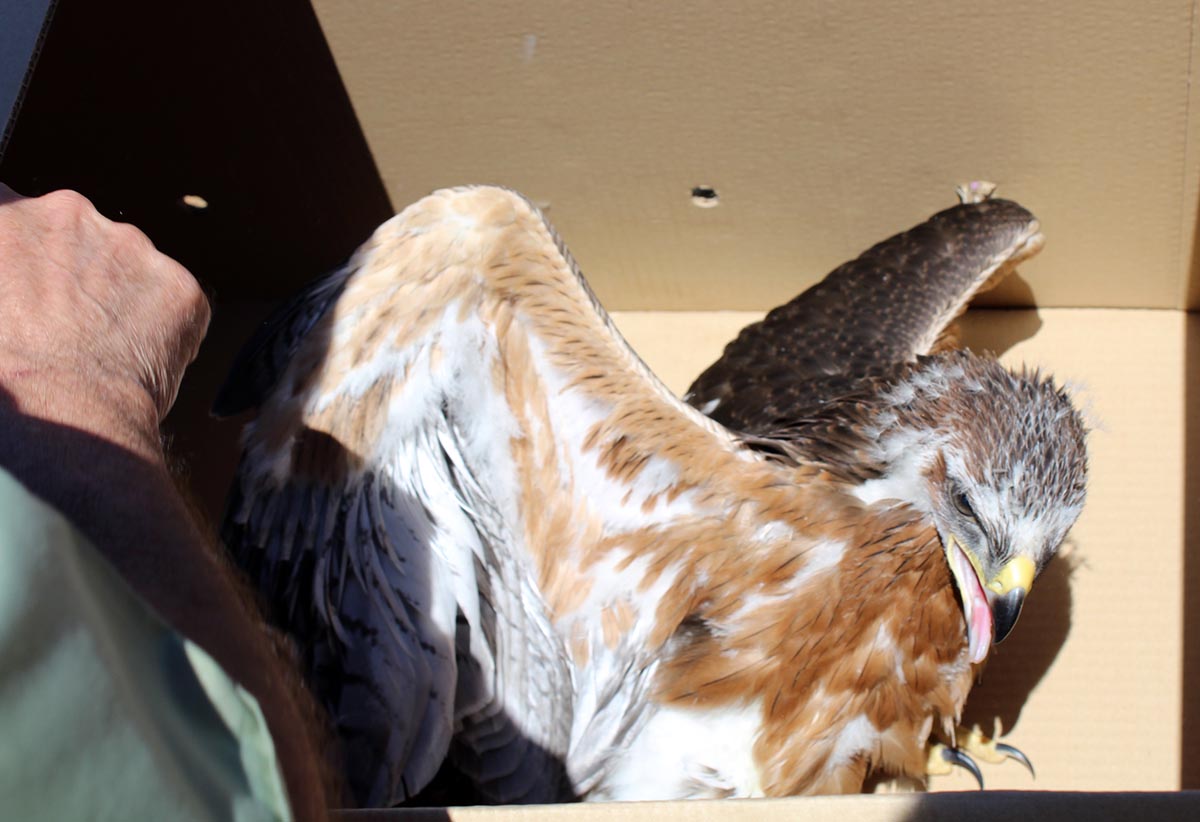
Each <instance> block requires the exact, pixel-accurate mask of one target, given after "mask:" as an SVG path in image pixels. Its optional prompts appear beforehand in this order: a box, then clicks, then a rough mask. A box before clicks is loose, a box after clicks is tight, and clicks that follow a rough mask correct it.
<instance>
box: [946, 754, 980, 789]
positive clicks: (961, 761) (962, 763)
mask: <svg viewBox="0 0 1200 822" xmlns="http://www.w3.org/2000/svg"><path fill="white" fill-rule="evenodd" d="M942 759H944V760H946V761H947V762H949V763H950V764H951V765H957V766H958V767H960V768H965V769H967V770H968V771H970V772H971V776H973V777H975V781H976V782H978V783H979V790H981V791H982V790H983V774H982V773H981V772H980V770H979V766H978V765H976V764H975V760H974V759H972V758H971V757H969V756H967V755H966V754H965V753H963V752H962V751H960V750H958V749H957V748H942Z"/></svg>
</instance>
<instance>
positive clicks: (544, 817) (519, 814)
mask: <svg viewBox="0 0 1200 822" xmlns="http://www.w3.org/2000/svg"><path fill="white" fill-rule="evenodd" d="M1198 808H1200V793H1195V792H1181V793H1067V792H1063V793H1059V792H1049V791H1047V792H1038V791H990V792H983V793H980V792H963V793H940V794H904V795H892V796H821V797H801V798H795V799H751V800H727V801H692V802H614V803H607V804H599V803H598V804H590V805H589V804H584V805H538V806H534V805H531V806H523V807H497V808H424V809H413V810H401V811H346V812H343V813H339V814H337V815H336V816H335V818H336V819H338V820H339V821H340V822H384V821H385V820H395V821H396V822H399V820H404V822H509V820H522V822H525V821H526V820H527V822H626V820H635V819H637V820H640V819H646V820H663V819H669V820H671V822H709V820H721V822H764V820H770V819H780V820H783V819H787V820H804V822H845V821H846V820H848V819H853V820H855V822H900V821H901V820H914V821H915V820H930V821H931V822H936V820H947V822H951V821H952V822H961V820H967V819H969V820H980V821H981V822H982V821H985V820H997V822H1012V820H1014V819H1020V818H1022V817H1025V818H1030V817H1032V818H1035V819H1087V820H1091V821H1092V822H1100V821H1101V820H1128V819H1143V820H1146V819H1155V820H1159V819H1162V820H1173V819H1189V820H1191V819H1195V818H1196V813H1197V809H1198Z"/></svg>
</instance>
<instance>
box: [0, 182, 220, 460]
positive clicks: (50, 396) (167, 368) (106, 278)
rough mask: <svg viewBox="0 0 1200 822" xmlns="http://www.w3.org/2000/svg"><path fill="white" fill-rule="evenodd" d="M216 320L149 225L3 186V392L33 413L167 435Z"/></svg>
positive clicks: (123, 437) (112, 434)
mask: <svg viewBox="0 0 1200 822" xmlns="http://www.w3.org/2000/svg"><path fill="white" fill-rule="evenodd" d="M208 319H209V308H208V302H207V300H206V299H205V297H204V294H203V293H202V292H201V290H200V287H199V285H198V284H197V283H196V281H195V280H194V279H193V278H192V276H191V274H189V273H188V272H187V270H186V269H184V268H183V267H182V266H181V265H179V264H178V263H176V262H174V261H173V260H171V259H169V258H168V257H166V256H165V255H163V254H161V253H159V252H158V251H156V250H155V248H154V246H153V245H152V244H151V242H150V241H149V239H147V238H146V236H145V235H144V234H142V232H140V231H139V230H138V229H136V228H134V227H133V226H131V225H126V224H121V223H113V222H111V221H109V220H108V219H106V218H105V217H103V216H102V215H100V214H99V213H98V212H97V211H96V210H95V209H94V208H93V207H92V204H91V203H90V202H88V200H87V199H85V198H84V197H82V196H81V195H79V194H76V193H74V192H70V191H58V192H54V193H52V194H47V195H45V196H43V197H38V198H36V199H32V198H24V197H21V196H19V195H17V194H16V193H15V192H13V191H12V190H11V189H9V188H8V187H7V186H4V185H3V184H0V386H2V387H3V388H4V389H5V390H6V391H7V392H8V393H9V394H10V395H12V397H13V400H14V401H15V403H16V404H17V406H18V408H19V409H20V411H21V412H22V413H27V414H31V415H34V416H38V417H42V418H46V419H50V420H52V421H55V422H62V423H67V424H71V425H74V426H76V427H80V428H82V429H84V430H87V431H89V432H90V433H95V434H99V435H101V436H105V437H106V438H108V439H115V440H117V441H119V442H121V443H122V444H124V445H133V444H138V443H140V444H145V443H146V440H147V437H151V438H155V439H156V436H157V427H158V423H159V422H161V421H162V418H163V417H164V416H165V415H166V413H167V411H168V410H169V409H170V407H171V405H172V403H173V402H174V401H175V396H176V394H177V392H178V390H179V383H180V380H181V379H182V377H183V372H184V369H185V368H186V367H187V365H188V363H190V362H191V361H192V359H193V358H194V357H195V356H196V352H197V350H198V349H199V346H200V342H201V340H202V339H203V338H204V333H205V331H206V329H207V327H208ZM122 428H124V430H121V429H122ZM131 438H132V439H133V440H135V441H136V442H130V439H131Z"/></svg>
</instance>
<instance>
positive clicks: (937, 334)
mask: <svg viewBox="0 0 1200 822" xmlns="http://www.w3.org/2000/svg"><path fill="white" fill-rule="evenodd" d="M1040 242H1041V234H1040V231H1039V228H1038V223H1037V221H1036V220H1034V219H1033V217H1032V216H1031V215H1030V214H1029V213H1028V212H1027V211H1025V210H1024V209H1023V208H1021V207H1020V206H1017V205H1015V204H1013V203H1007V202H1004V201H999V200H991V201H986V202H982V203H976V204H968V205H961V206H958V207H956V208H954V209H950V210H949V211H947V212H943V213H942V214H939V215H937V216H935V217H933V218H932V219H931V220H930V221H929V222H928V223H926V224H923V225H922V226H919V227H917V228H916V229H913V230H912V231H910V232H907V233H905V234H902V235H899V236H898V237H896V238H893V239H891V240H888V241H886V242H885V243H883V244H881V245H879V246H876V247H875V248H873V249H871V250H870V251H868V252H866V253H865V254H864V255H863V256H862V257H860V258H859V259H858V260H856V261H854V262H852V263H849V264H847V265H846V266H843V267H842V268H839V269H838V270H837V271H835V272H834V273H833V274H831V275H830V276H829V277H828V278H826V280H825V281H824V282H823V283H821V284H820V285H819V286H817V287H816V288H814V289H813V290H811V291H810V292H808V293H807V294H806V295H804V296H802V297H801V298H799V299H798V300H797V301H795V302H793V303H791V304H789V305H788V306H785V307H784V308H782V309H779V310H778V311H776V312H774V313H772V315H770V316H769V317H768V319H767V320H766V321H765V322H764V323H762V324H760V325H757V326H752V327H751V328H749V329H747V330H746V331H744V332H743V333H742V335H741V336H740V337H739V338H738V340H736V341H735V342H734V343H732V344H731V346H730V347H729V349H727V351H726V353H725V356H724V357H723V358H722V359H721V360H720V361H719V362H718V363H717V364H716V365H714V366H713V368H711V369H710V370H709V371H708V372H706V373H705V374H704V375H702V376H701V378H700V379H699V380H698V381H697V383H696V385H695V386H694V387H693V390H692V392H691V394H690V399H691V401H692V402H693V403H695V404H696V405H698V406H699V408H700V409H703V410H704V411H706V412H708V413H709V414H711V415H713V416H712V417H709V416H705V415H704V414H702V413H701V412H700V410H698V409H697V408H695V407H692V406H691V405H688V404H687V403H685V402H682V401H680V400H679V399H677V398H676V397H675V396H674V395H672V394H671V392H670V391H668V390H667V389H666V388H665V387H664V385H663V384H662V383H661V382H660V381H659V380H658V379H657V378H656V377H655V376H654V374H653V373H651V371H650V370H649V368H647V367H646V365H645V364H644V363H643V362H642V361H641V360H640V359H639V358H638V356H637V354H636V353H635V352H634V351H633V350H632V349H631V348H630V346H629V345H628V344H627V343H626V342H625V341H624V340H623V339H622V337H621V335H620V334H619V333H618V332H617V330H616V328H615V327H614V326H613V324H612V322H611V321H610V319H609V317H608V316H607V314H606V313H605V312H604V310H603V308H602V307H601V306H600V304H599V302H598V301H597V300H596V298H595V296H594V295H593V294H592V292H591V291H590V289H589V288H588V285H587V283H586V282H585V281H584V279H583V277H582V275H581V273H580V271H579V268H578V267H577V265H576V264H575V262H574V260H573V259H572V257H571V255H570V253H569V252H568V251H567V249H566V247H565V245H564V244H563V243H562V241H561V240H560V239H559V238H558V237H557V235H556V234H555V233H554V231H553V229H552V228H551V227H550V226H549V224H548V223H547V222H546V220H545V219H544V218H543V216H542V215H541V214H540V213H539V211H538V210H537V209H536V208H535V207H534V206H533V205H531V204H530V203H529V202H528V201H527V200H525V199H524V198H522V197H521V196H519V195H518V194H516V193H513V192H511V191H508V190H504V189H499V188H492V187H469V188H459V189H452V190H443V191H439V192H436V193H434V194H432V195H430V196H428V197H426V198H424V199H422V200H420V201H419V202H417V203H415V204H414V205H412V206H410V207H408V208H407V209H405V210H404V211H403V212H401V213H400V214H399V215H397V216H396V217H394V218H393V219H391V220H390V221H388V222H386V223H384V224H383V225H382V226H381V227H380V228H379V229H378V230H377V231H376V232H375V234H374V235H373V236H372V237H371V239H370V240H369V241H368V242H367V243H366V244H365V245H364V246H363V247H362V248H361V249H360V250H359V251H358V252H357V253H356V254H355V256H354V257H353V259H351V261H350V262H349V263H348V264H347V265H346V267H345V268H343V269H342V270H340V271H338V272H336V273H335V274H333V275H332V276H330V277H329V278H327V279H325V280H323V281H321V282H319V283H317V284H316V285H315V286H313V287H311V288H310V289H308V290H307V291H306V292H305V293H303V294H301V295H300V296H299V297H298V298H297V299H295V300H294V301H293V302H291V303H290V304H289V305H287V306H286V307H285V308H284V309H282V310H281V311H280V312H279V313H278V314H277V315H276V316H275V317H274V318H273V319H272V320H270V321H269V322H268V323H267V324H266V325H265V326H264V327H263V328H262V329H261V330H260V332H259V334H258V335H257V336H256V337H255V338H254V339H252V340H251V342H250V343H249V344H248V345H247V347H246V348H245V350H244V351H243V353H242V354H241V355H240V356H239V360H238V362H237V363H235V368H234V371H233V374H232V375H231V378H230V381H229V382H228V383H227V385H226V386H225V388H224V389H223V390H222V392H221V394H220V395H219V397H218V401H217V404H216V407H215V409H214V410H215V411H216V412H217V413H219V414H231V413H237V412H239V411H242V410H246V409H250V408H254V409H256V415H255V418H254V419H253V421H252V422H250V423H249V424H248V425H247V427H246V429H245V432H244V435H243V454H242V458H241V462H240V465H239V468H238V471H237V476H236V478H235V481H234V484H233V488H232V490H231V495H230V500H229V507H228V511H227V514H226V521H225V524H224V537H225V539H226V541H227V544H228V545H229V547H230V549H231V550H232V551H233V552H234V554H235V556H236V557H237V559H238V561H239V563H240V564H241V565H242V567H243V568H245V569H246V571H247V573H248V574H249V576H250V577H251V579H252V580H253V581H254V582H255V583H256V584H257V586H258V587H259V589H260V590H261V591H262V593H263V594H264V597H265V599H266V601H267V602H268V603H269V606H270V609H271V613H272V617H273V619H274V620H276V621H277V623H278V624H279V625H280V626H282V627H283V628H284V629H285V630H286V631H287V632H289V633H290V634H291V635H292V636H293V637H294V638H295V640H296V643H297V645H298V647H299V649H300V651H301V653H302V655H303V664H304V666H305V667H306V669H307V670H306V672H307V675H308V677H309V681H310V682H311V684H312V687H313V689H314V690H315V693H316V694H317V696H318V697H319V699H320V700H321V702H322V703H323V704H324V705H325V707H326V708H327V709H328V712H329V715H330V717H331V720H332V723H333V725H334V726H335V728H336V731H337V734H338V736H339V738H340V742H341V747H342V749H343V750H342V755H343V759H344V768H345V774H346V777H347V780H348V784H349V786H350V787H351V789H352V790H353V792H354V795H355V799H356V801H357V802H358V803H360V804H362V805H369V806H378V805H390V804H394V803H399V802H402V801H404V800H407V799H409V798H411V797H413V796H414V795H416V794H417V793H418V792H420V791H421V790H422V789H423V788H424V787H425V786H427V785H428V784H429V783H430V782H431V780H433V778H434V776H435V774H437V773H438V771H439V769H440V768H441V767H442V766H443V765H445V766H446V768H447V769H449V770H452V771H453V772H454V773H455V774H456V775H457V776H458V777H459V778H461V779H463V780H465V781H466V782H467V783H469V784H470V785H471V786H472V789H473V790H474V791H475V792H477V794H478V796H479V797H480V798H482V799H485V800H488V801H495V802H504V803H512V802H550V801H560V800H565V799H574V798H582V799H671V798H690V797H728V796H781V795H789V794H798V793H830V792H848V791H855V790H859V789H860V788H861V786H862V783H863V780H864V778H865V776H866V775H867V774H868V773H874V772H887V773H893V774H903V775H908V776H912V777H915V778H918V779H919V778H922V777H923V776H924V774H925V769H926V755H927V754H926V746H927V744H928V743H929V742H930V739H931V735H933V734H934V732H935V731H936V732H938V733H947V734H950V733H953V729H954V727H955V724H956V722H957V721H958V719H959V717H960V715H961V711H962V708H963V704H964V702H965V700H966V698H967V695H968V693H969V691H970V689H971V685H972V682H973V681H974V677H975V672H976V670H977V668H978V666H979V665H980V664H982V663H983V661H984V660H985V659H986V657H987V654H988V651H989V649H990V646H991V643H992V641H993V637H995V638H997V639H999V638H1002V637H1003V636H1004V634H1005V633H1007V631H1008V630H1009V629H1010V628H1011V626H1012V624H1013V622H1014V621H1015V620H1016V617H1017V614H1018V613H1019V611H1020V607H1021V602H1022V599H1023V598H1024V596H1025V594H1026V593H1027V592H1028V590H1029V587H1030V585H1031V584H1032V582H1033V579H1034V577H1035V576H1036V574H1037V572H1038V571H1039V570H1040V569H1041V568H1042V567H1043V566H1044V565H1045V564H1046V562H1047V561H1049V559H1050V557H1051V556H1052V555H1053V554H1054V551H1055V549H1056V547H1057V546H1058V544H1059V543H1060V542H1061V541H1062V539H1063V537H1064V535H1065V533H1066V532H1067V530H1068V529H1069V528H1070V526H1071V524H1072V523H1073V522H1074V520H1075V518H1076V517H1077V515H1078V513H1079V511H1080V507H1081V505H1082V503H1083V498H1084V485H1085V445H1084V429H1083V426H1082V424H1081V421H1080V418H1079V415H1078V414H1077V413H1076V411H1075V410H1074V409H1073V408H1072V405H1071V402H1070V400H1069V398H1068V397H1067V395H1066V394H1064V393H1063V391H1061V390H1060V389H1058V388H1056V387H1055V386H1054V384H1053V383H1052V382H1051V381H1050V380H1049V379H1047V378H1045V377H1043V376H1041V375H1040V374H1038V373H1037V372H1027V371H1022V372H1019V373H1012V372H1009V371H1007V370H1005V369H1003V368H1002V367H1000V366H999V365H998V364H996V363H995V362H994V361H993V360H991V359H988V358H984V357H979V356H976V355H973V354H969V353H966V352H951V353H940V354H939V353H933V352H936V350H937V348H938V342H939V339H943V331H944V330H945V329H946V327H947V325H948V324H949V323H950V321H951V320H952V319H953V317H954V316H955V315H956V314H957V313H958V312H959V311H961V310H962V308H963V307H964V306H965V304H966V302H967V301H968V299H969V298H970V296H971V295H972V294H973V293H975V292H976V291H977V290H979V288H981V287H983V286H984V285H985V284H986V283H987V282H988V281H989V280H991V279H993V278H995V277H998V276H1000V275H1002V274H1003V273H1004V272H1005V271H1006V270H1007V269H1009V268H1011V266H1012V265H1013V264H1014V263H1015V262H1016V261H1018V260H1019V259H1021V258H1023V257H1024V256H1027V255H1028V254H1030V253H1032V252H1033V251H1035V250H1036V249H1037V248H1038V246H1039V245H1040Z"/></svg>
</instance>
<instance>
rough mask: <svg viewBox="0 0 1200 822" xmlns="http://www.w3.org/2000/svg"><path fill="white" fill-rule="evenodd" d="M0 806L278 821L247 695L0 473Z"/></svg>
mask: <svg viewBox="0 0 1200 822" xmlns="http://www.w3.org/2000/svg"><path fill="white" fill-rule="evenodd" d="M0 729H3V730H2V731H0V808H3V809H4V811H3V813H4V816H5V817H6V818H11V819H22V820H43V819H44V820H66V819H113V820H117V819H120V820H127V819H165V818H170V819H180V820H218V819H220V820H230V819H232V820H236V822H259V820H264V821H265V820H279V822H289V820H291V812H290V810H289V807H288V804H287V798H286V793H285V791H284V787H283V780H282V777H281V776H280V771H279V767H278V763H277V762H276V758H275V748H274V744H273V742H272V740H271V736H270V734H269V732H268V730H267V725H266V722H265V720H264V719H263V715H262V712H261V710H260V709H259V706H258V703H257V701H256V700H255V699H254V697H253V696H251V695H250V694H249V693H248V692H246V691H245V690H244V689H243V688H241V687H240V686H239V685H238V684H237V683H235V682H234V681H233V680H231V679H230V678H229V677H228V676H227V675H226V674H225V672H224V671H223V670H222V669H221V668H220V666H219V665H217V663H216V662H214V661H213V659H212V658H211V657H209V656H208V655H207V654H206V653H205V652H204V651H203V650H201V649H200V648H199V647H198V646H196V645H194V644H193V643H191V642H189V641H188V640H187V639H186V638H184V637H182V636H180V635H179V634H177V633H175V632H174V631H173V630H171V629H170V628H169V627H168V626H167V625H166V624H165V623H164V622H163V621H162V620H161V619H160V618H159V617H158V616H157V615H155V614H154V613H153V612H151V611H150V609H149V608H148V607H147V606H146V605H145V604H144V603H142V602H141V601H140V600H139V599H138V598H137V596H136V595H135V594H134V593H133V592H132V591H131V590H130V589H129V588H128V586H126V585H125V583H124V581H123V580H122V579H121V578H120V577H119V576H118V575H117V574H116V572H115V571H113V569H112V568H111V567H109V565H108V563H107V562H106V560H105V559H104V558H103V557H102V556H101V555H100V554H99V552H97V551H96V549H95V548H94V547H92V546H91V545H90V544H89V543H88V541H87V540H86V539H85V538H84V537H83V536H82V535H81V534H80V533H79V532H78V531H77V530H76V529H75V528H74V527H72V526H71V524H70V523H68V522H67V521H66V519H65V518H64V517H63V516H62V515H61V514H59V513H58V512H57V511H55V510H54V509H53V508H51V507H49V506H48V505H47V504H46V503H44V502H42V501H41V500H40V499H38V498H37V497H35V496H33V495H32V494H31V493H29V492H28V491H27V490H26V489H25V488H24V487H23V486H22V485H21V484H20V483H18V482H17V481H16V480H15V479H13V477H12V476H11V475H9V474H7V473H6V472H3V471H0Z"/></svg>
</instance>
